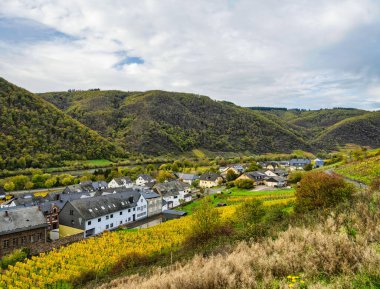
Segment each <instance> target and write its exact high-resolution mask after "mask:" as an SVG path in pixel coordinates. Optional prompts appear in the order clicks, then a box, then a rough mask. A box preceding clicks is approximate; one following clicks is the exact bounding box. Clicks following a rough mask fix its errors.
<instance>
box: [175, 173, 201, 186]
mask: <svg viewBox="0 0 380 289" xmlns="http://www.w3.org/2000/svg"><path fill="white" fill-rule="evenodd" d="M175 175H176V176H177V177H178V179H179V180H180V181H182V182H184V183H187V184H189V185H191V184H192V183H193V182H194V181H196V180H199V176H198V175H195V174H184V173H176V174H175Z"/></svg>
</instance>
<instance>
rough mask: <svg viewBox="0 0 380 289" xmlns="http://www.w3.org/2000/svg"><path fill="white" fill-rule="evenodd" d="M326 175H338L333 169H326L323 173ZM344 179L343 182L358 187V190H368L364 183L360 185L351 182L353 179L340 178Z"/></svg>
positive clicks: (354, 181) (355, 181)
mask: <svg viewBox="0 0 380 289" xmlns="http://www.w3.org/2000/svg"><path fill="white" fill-rule="evenodd" d="M325 172H326V173H328V174H329V175H332V174H336V175H339V174H337V173H335V172H334V171H333V169H328V170H326V171H325ZM339 176H342V175H339ZM342 177H343V178H344V180H345V181H347V182H349V183H351V184H354V185H355V186H356V187H358V188H359V189H366V188H368V186H367V185H366V184H365V183H362V182H359V181H357V180H353V179H350V178H347V177H345V176H342Z"/></svg>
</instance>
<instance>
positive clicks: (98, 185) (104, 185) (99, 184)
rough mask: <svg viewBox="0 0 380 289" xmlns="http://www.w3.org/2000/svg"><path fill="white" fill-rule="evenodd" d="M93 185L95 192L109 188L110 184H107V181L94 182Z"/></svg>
mask: <svg viewBox="0 0 380 289" xmlns="http://www.w3.org/2000/svg"><path fill="white" fill-rule="evenodd" d="M91 185H92V187H93V188H94V189H95V190H100V189H103V188H108V183H107V182H105V181H99V182H93V183H92V184H91Z"/></svg>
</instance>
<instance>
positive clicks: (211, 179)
mask: <svg viewBox="0 0 380 289" xmlns="http://www.w3.org/2000/svg"><path fill="white" fill-rule="evenodd" d="M199 180H200V181H199V186H200V187H201V188H212V187H216V186H219V185H220V184H221V183H222V182H223V178H222V177H221V176H220V175H218V174H216V173H211V172H208V173H204V174H203V175H201V176H200V178H199Z"/></svg>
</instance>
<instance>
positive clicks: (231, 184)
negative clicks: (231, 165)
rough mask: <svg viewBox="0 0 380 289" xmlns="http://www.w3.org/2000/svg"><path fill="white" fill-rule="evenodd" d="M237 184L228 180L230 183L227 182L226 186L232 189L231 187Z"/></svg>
mask: <svg viewBox="0 0 380 289" xmlns="http://www.w3.org/2000/svg"><path fill="white" fill-rule="evenodd" d="M234 186H235V183H234V182H228V183H226V188H227V189H231V188H233V187H234Z"/></svg>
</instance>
